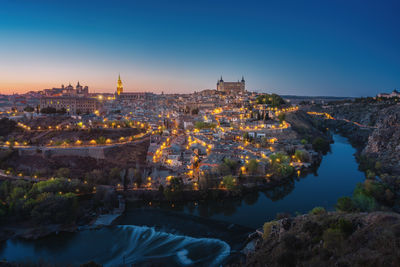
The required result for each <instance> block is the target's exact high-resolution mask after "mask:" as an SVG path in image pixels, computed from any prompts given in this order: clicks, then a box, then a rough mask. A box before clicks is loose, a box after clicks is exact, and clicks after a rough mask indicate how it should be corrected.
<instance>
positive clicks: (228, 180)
mask: <svg viewBox="0 0 400 267" xmlns="http://www.w3.org/2000/svg"><path fill="white" fill-rule="evenodd" d="M223 182H224V185H225V187H226V189H228V190H234V189H236V187H237V186H236V178H235V177H233V176H232V175H228V176H225V177H224V178H223Z"/></svg>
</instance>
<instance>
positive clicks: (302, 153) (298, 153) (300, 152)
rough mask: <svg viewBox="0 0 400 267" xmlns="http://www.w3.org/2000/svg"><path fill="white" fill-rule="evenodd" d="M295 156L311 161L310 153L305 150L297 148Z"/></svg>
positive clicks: (302, 160)
mask: <svg viewBox="0 0 400 267" xmlns="http://www.w3.org/2000/svg"><path fill="white" fill-rule="evenodd" d="M294 156H295V157H296V159H297V160H300V161H301V162H309V161H310V155H309V154H308V152H307V151H305V150H296V151H295V152H294Z"/></svg>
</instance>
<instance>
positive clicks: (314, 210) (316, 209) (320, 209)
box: [310, 207, 326, 215]
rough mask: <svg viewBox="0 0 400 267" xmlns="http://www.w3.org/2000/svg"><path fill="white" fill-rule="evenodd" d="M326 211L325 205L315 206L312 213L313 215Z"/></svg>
mask: <svg viewBox="0 0 400 267" xmlns="http://www.w3.org/2000/svg"><path fill="white" fill-rule="evenodd" d="M324 213H326V210H325V208H323V207H315V208H313V209H312V210H311V211H310V214H312V215H320V214H324Z"/></svg>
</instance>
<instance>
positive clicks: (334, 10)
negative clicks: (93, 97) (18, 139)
mask: <svg viewBox="0 0 400 267" xmlns="http://www.w3.org/2000/svg"><path fill="white" fill-rule="evenodd" d="M21 3H22V4H21ZM2 6H3V8H2V9H1V10H0V16H1V18H2V21H3V23H1V24H0V34H1V36H2V37H3V40H2V42H1V43H0V57H1V58H2V64H0V93H3V94H11V93H24V92H27V91H31V90H34V91H37V90H43V89H46V88H52V87H59V86H60V85H61V84H65V85H66V84H68V82H71V84H75V83H76V82H77V81H80V82H81V83H82V84H85V85H88V86H89V88H90V90H91V92H93V91H94V92H105V93H114V92H115V90H116V84H117V79H118V74H119V73H120V74H121V79H122V81H123V82H124V90H125V91H127V92H129V91H131V92H135V91H136V92H144V91H149V92H155V93H161V92H162V91H164V93H190V92H193V91H199V90H203V89H215V88H216V82H217V79H218V78H219V77H220V76H221V75H222V76H223V77H224V80H226V81H237V80H238V79H240V78H241V77H242V76H244V77H245V79H246V88H247V89H248V90H255V91H258V92H274V93H278V94H290V95H314V96H315V95H329V96H373V95H376V94H377V93H380V92H382V91H387V92H389V91H391V90H393V89H395V88H399V84H400V75H399V74H400V73H399V72H400V71H399V70H400V63H399V62H400V52H399V50H398V49H397V45H398V43H399V41H400V37H399V35H398V34H396V31H397V29H396V27H397V26H398V25H399V18H398V16H397V17H396V14H397V13H398V11H399V10H400V8H399V7H400V6H399V3H397V2H396V1H384V2H383V3H374V2H373V1H352V2H351V3H348V2H345V1H336V2H335V3H320V2H319V1H305V2H302V3H298V2H294V1H293V2H291V1H287V2H285V3H281V2H280V3H274V2H267V3H257V1H252V2H251V3H246V5H244V4H243V3H240V2H235V1H233V2H232V1H229V2H228V1H219V2H217V3H215V2H213V1H202V2H201V3H193V2H192V3H188V2H186V3H180V2H179V1H171V2H168V3H164V2H162V1H151V2H146V3H144V2H136V1H134V2H127V1H117V3H115V2H112V3H111V2H108V1H97V2H96V9H95V10H94V9H92V7H93V3H91V2H90V1H86V2H83V3H81V2H78V1H68V2H57V3H53V2H52V3H51V4H49V3H48V1H37V2H35V3H33V2H30V1H20V2H19V3H15V2H14V1H5V2H4V3H3V4H2ZM316 11H318V12H316Z"/></svg>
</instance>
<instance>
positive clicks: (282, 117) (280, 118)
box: [278, 113, 286, 123]
mask: <svg viewBox="0 0 400 267" xmlns="http://www.w3.org/2000/svg"><path fill="white" fill-rule="evenodd" d="M285 118H286V114H285V113H280V114H279V115H278V119H279V123H282V122H283V121H284V120H285Z"/></svg>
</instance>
